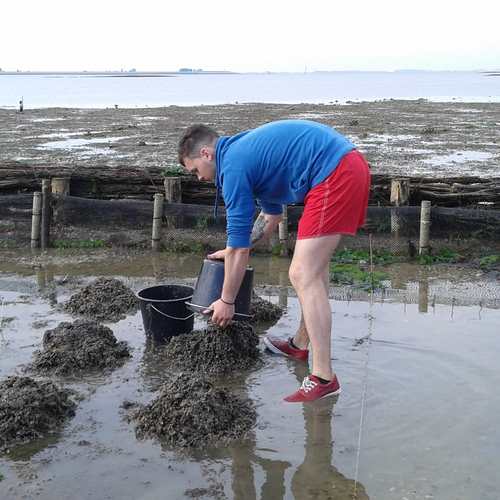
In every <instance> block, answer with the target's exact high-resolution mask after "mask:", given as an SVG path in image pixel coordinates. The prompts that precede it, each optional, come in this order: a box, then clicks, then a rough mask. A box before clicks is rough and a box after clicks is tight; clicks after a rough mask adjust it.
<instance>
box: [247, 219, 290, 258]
mask: <svg viewBox="0 0 500 500" xmlns="http://www.w3.org/2000/svg"><path fill="white" fill-rule="evenodd" d="M282 220H283V214H279V215H268V214H265V213H264V212H261V213H260V214H259V216H258V217H257V219H256V220H255V222H254V225H253V230H252V235H251V239H250V241H251V243H250V244H251V246H250V250H253V249H254V248H255V247H256V246H257V245H259V244H260V243H261V242H262V241H264V240H265V239H266V238H269V236H270V235H271V234H272V232H273V231H274V230H275V229H276V227H277V226H278V224H279V223H280V222H281V221H282Z"/></svg>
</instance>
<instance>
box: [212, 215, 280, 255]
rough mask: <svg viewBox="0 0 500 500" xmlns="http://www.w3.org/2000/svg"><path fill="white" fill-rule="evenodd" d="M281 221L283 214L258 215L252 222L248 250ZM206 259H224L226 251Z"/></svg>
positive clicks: (267, 235) (268, 234)
mask: <svg viewBox="0 0 500 500" xmlns="http://www.w3.org/2000/svg"><path fill="white" fill-rule="evenodd" d="M282 220H283V214H279V215H268V214H265V213H263V212H261V213H260V214H259V216H258V217H257V219H256V220H255V222H254V225H253V229H252V235H251V237H250V245H251V246H250V250H253V249H254V248H255V247H256V246H257V245H259V244H260V243H262V242H263V241H264V240H265V239H266V238H269V236H270V235H271V234H272V232H273V231H274V230H275V229H276V227H277V225H278V224H279V223H280V222H281V221H282ZM207 258H208V259H225V258H226V250H218V251H217V252H214V253H212V254H210V255H207Z"/></svg>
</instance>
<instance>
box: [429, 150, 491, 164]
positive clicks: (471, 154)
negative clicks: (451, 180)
mask: <svg viewBox="0 0 500 500" xmlns="http://www.w3.org/2000/svg"><path fill="white" fill-rule="evenodd" d="M490 158H493V155H492V154H491V153H483V152H480V151H462V152H460V153H454V154H451V155H445V156H435V157H434V158H430V159H427V160H422V162H424V163H427V164H430V165H447V164H450V163H465V162H468V161H486V160H489V159H490Z"/></svg>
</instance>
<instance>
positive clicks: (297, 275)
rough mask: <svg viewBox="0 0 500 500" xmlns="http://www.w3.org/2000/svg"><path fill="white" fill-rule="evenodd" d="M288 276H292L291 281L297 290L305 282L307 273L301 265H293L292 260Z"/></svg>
mask: <svg viewBox="0 0 500 500" xmlns="http://www.w3.org/2000/svg"><path fill="white" fill-rule="evenodd" d="M288 277H289V278H290V283H291V284H292V286H293V287H294V288H295V290H297V288H300V287H301V286H302V284H303V283H304V282H305V280H306V277H307V273H305V272H304V270H303V268H302V267H301V266H297V265H293V262H292V265H291V266H290V269H289V270H288Z"/></svg>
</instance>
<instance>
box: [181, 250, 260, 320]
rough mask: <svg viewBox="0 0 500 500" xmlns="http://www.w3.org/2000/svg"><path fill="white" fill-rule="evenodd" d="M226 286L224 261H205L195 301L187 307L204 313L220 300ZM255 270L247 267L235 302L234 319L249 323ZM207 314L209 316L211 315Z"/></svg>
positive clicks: (195, 290)
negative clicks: (223, 286)
mask: <svg viewBox="0 0 500 500" xmlns="http://www.w3.org/2000/svg"><path fill="white" fill-rule="evenodd" d="M223 284H224V261H220V260H211V259H205V260H204V261H203V265H202V267H201V271H200V274H199V276H198V281H197V282H196V287H195V289H194V294H193V299H192V300H191V301H188V303H187V307H188V308H189V309H191V310H192V311H194V312H197V313H203V311H205V310H206V309H207V307H209V306H210V305H211V304H212V303H213V302H215V301H216V300H219V299H220V298H221V294H222V285H223ZM252 293H253V269H252V268H251V267H247V270H246V272H245V276H244V277H243V282H242V283H241V287H240V290H239V291H238V294H237V295H236V298H235V301H234V310H235V314H234V319H235V320H237V321H248V320H250V319H251V318H252V316H251V314H250V312H251V308H252ZM211 314H212V313H210V314H207V316H209V315H211Z"/></svg>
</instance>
